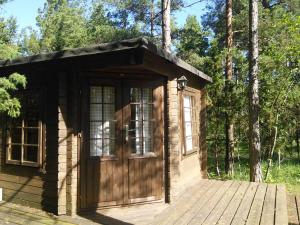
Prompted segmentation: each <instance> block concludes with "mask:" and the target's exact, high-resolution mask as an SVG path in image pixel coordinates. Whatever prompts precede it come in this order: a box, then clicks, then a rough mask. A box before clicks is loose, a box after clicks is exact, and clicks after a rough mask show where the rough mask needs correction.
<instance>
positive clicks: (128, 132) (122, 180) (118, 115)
mask: <svg viewBox="0 0 300 225" xmlns="http://www.w3.org/2000/svg"><path fill="white" fill-rule="evenodd" d="M83 90H84V92H83V100H82V102H83V104H82V105H83V108H82V127H83V142H82V154H81V169H80V171H81V174H80V180H81V190H80V192H81V194H80V195H81V208H98V207H102V206H110V205H123V204H131V203H137V202H144V201H153V200H159V199H161V198H162V195H163V85H162V82H160V81H151V82H150V81H129V80H108V79H107V80H92V79H90V80H89V82H88V83H86V85H85V88H84V89H83Z"/></svg>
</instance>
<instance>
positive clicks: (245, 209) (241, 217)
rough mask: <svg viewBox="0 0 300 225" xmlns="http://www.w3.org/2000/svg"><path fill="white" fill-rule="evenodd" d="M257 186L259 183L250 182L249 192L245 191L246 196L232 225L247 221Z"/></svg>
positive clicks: (239, 224) (240, 224)
mask: <svg viewBox="0 0 300 225" xmlns="http://www.w3.org/2000/svg"><path fill="white" fill-rule="evenodd" d="M257 188H258V183H250V185H249V188H248V189H247V192H246V193H245V195H244V198H243V199H242V202H241V204H240V206H239V208H238V210H237V212H236V214H235V216H234V218H233V220H232V222H231V225H243V224H245V223H246V221H247V217H248V214H249V211H250V208H251V205H252V201H253V199H254V196H255V194H256V191H257Z"/></svg>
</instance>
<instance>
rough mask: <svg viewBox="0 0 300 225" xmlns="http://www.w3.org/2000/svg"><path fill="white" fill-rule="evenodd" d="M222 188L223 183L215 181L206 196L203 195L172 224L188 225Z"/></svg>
mask: <svg viewBox="0 0 300 225" xmlns="http://www.w3.org/2000/svg"><path fill="white" fill-rule="evenodd" d="M223 187H224V182H221V181H216V182H215V183H214V185H212V187H211V188H209V189H208V191H207V192H206V194H205V195H203V196H202V197H201V199H200V200H199V201H197V202H195V203H194V204H193V205H192V207H191V208H190V209H189V210H187V211H186V212H185V213H184V214H183V215H181V216H180V217H178V219H177V221H176V222H175V223H174V224H175V225H184V224H188V222H189V221H190V220H192V219H193V217H194V216H195V215H196V214H197V212H198V211H199V209H201V208H202V207H204V206H206V204H207V202H208V201H210V199H211V198H212V196H214V195H215V194H216V192H217V191H218V190H219V189H222V188H223Z"/></svg>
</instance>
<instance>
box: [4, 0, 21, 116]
mask: <svg viewBox="0 0 300 225" xmlns="http://www.w3.org/2000/svg"><path fill="white" fill-rule="evenodd" d="M5 2H6V1H3V0H0V7H1V5H2V4H4V3H5ZM16 28H17V26H16V20H15V19H13V18H10V19H9V20H5V19H3V18H1V17H0V60H1V59H2V60H3V59H11V58H14V57H16V56H17V55H18V47H17V46H16V45H14V43H13V39H14V37H15V34H16ZM25 87H26V78H25V77H24V76H23V75H20V74H17V73H14V74H11V75H10V76H8V77H4V76H3V77H2V76H1V74H0V114H6V115H8V116H10V117H18V116H19V115H20V108H21V104H20V102H19V100H18V98H16V97H14V92H15V91H17V90H18V89H19V88H25Z"/></svg>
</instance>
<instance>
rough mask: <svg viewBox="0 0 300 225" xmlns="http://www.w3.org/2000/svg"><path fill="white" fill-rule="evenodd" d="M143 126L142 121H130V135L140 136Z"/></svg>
mask: <svg viewBox="0 0 300 225" xmlns="http://www.w3.org/2000/svg"><path fill="white" fill-rule="evenodd" d="M142 131H143V126H142V122H139V121H132V122H131V125H130V127H129V135H130V137H142Z"/></svg>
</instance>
